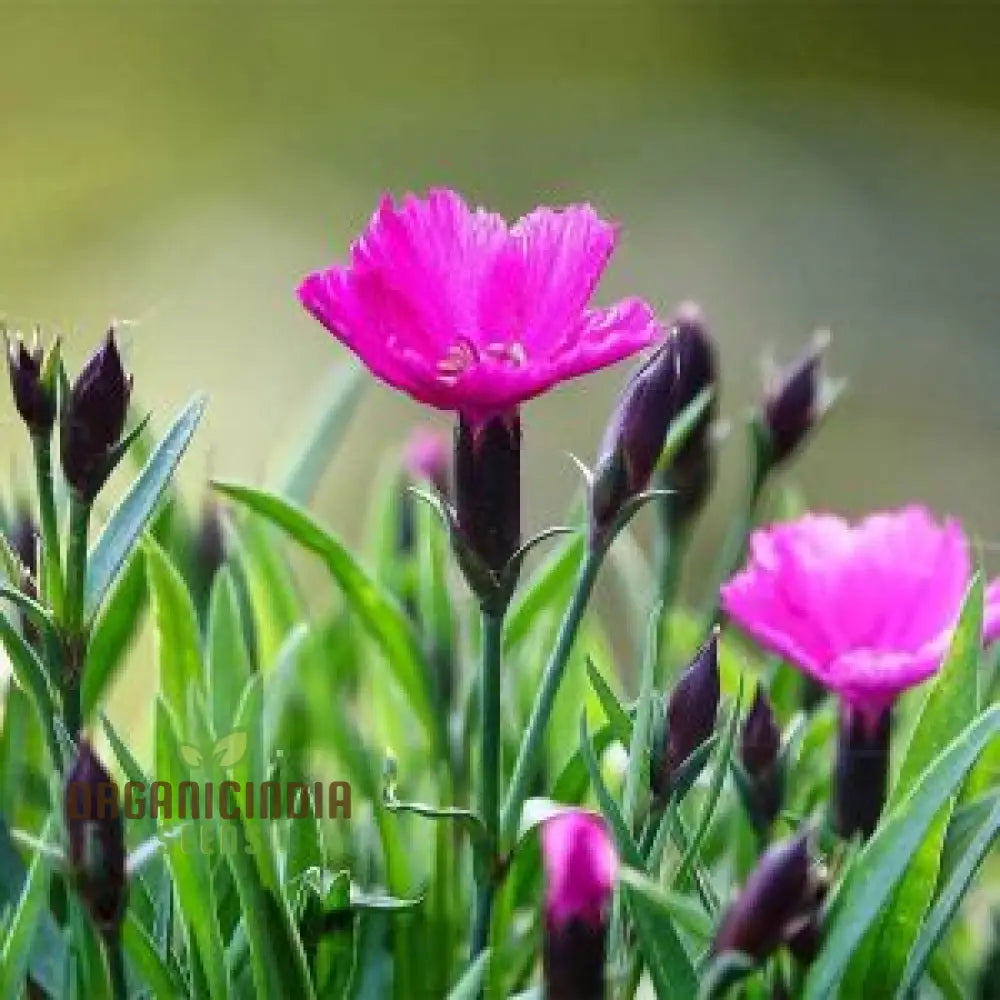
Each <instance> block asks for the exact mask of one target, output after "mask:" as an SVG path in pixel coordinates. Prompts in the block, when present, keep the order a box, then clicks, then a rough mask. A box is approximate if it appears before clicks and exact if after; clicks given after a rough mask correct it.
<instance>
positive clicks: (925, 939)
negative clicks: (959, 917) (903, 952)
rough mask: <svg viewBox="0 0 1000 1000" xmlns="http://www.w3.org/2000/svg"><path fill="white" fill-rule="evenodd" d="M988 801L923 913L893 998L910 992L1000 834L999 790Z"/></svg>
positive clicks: (904, 997) (901, 999)
mask: <svg viewBox="0 0 1000 1000" xmlns="http://www.w3.org/2000/svg"><path fill="white" fill-rule="evenodd" d="M991 801H992V803H993V808H992V809H991V810H990V812H989V813H988V814H987V815H986V817H985V818H984V819H983V822H982V823H981V825H980V826H979V829H978V830H977V831H976V835H975V837H973V839H972V840H971V842H970V843H969V844H968V846H967V848H966V849H965V851H964V852H963V853H962V856H961V858H960V860H959V862H958V864H957V865H956V866H955V868H954V869H953V870H952V871H951V872H950V873H949V875H948V878H947V880H946V881H945V883H944V884H943V885H942V886H941V888H940V890H939V892H938V894H937V899H935V901H934V905H933V906H932V907H931V909H930V911H929V912H928V914H927V919H926V920H925V921H924V925H923V928H922V929H921V931H920V936H919V937H918V938H917V941H916V944H915V945H914V947H913V950H912V951H911V952H910V957H909V960H908V961H907V963H906V967H905V968H904V970H903V975H902V981H901V982H900V984H899V989H898V990H897V991H896V998H897V1000H906V998H907V997H908V996H910V991H911V990H913V988H914V987H915V986H916V985H917V982H918V980H919V979H920V977H921V975H922V974H923V971H924V969H925V968H926V966H927V963H928V961H929V960H930V958H931V955H932V954H933V953H934V948H935V947H936V946H937V943H938V941H940V940H941V938H942V936H943V935H944V933H945V931H946V930H947V929H948V927H949V925H950V924H951V921H952V918H953V917H954V916H955V913H956V912H957V910H958V908H959V906H960V905H961V903H962V899H963V898H964V896H965V893H966V891H967V890H968V888H969V885H970V884H971V883H972V879H973V877H974V876H975V874H976V871H977V870H978V868H979V866H980V865H981V864H982V862H983V859H984V858H985V857H986V854H987V852H988V851H989V850H990V848H991V847H992V846H993V844H994V842H995V841H996V839H997V837H1000V794H998V795H995V796H993V798H992V800H991Z"/></svg>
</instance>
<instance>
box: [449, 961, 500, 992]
mask: <svg viewBox="0 0 1000 1000" xmlns="http://www.w3.org/2000/svg"><path fill="white" fill-rule="evenodd" d="M489 962H490V952H489V949H486V950H485V951H481V952H480V953H479V955H478V956H477V957H476V960H475V961H474V962H473V963H472V964H471V965H470V966H469V967H468V968H467V969H466V970H465V972H463V973H462V978H461V979H459V981H458V982H457V983H455V985H454V987H453V988H452V990H451V992H450V993H449V994H448V1000H479V996H480V993H481V990H482V985H483V979H484V978H485V976H486V969H487V967H488V966H489Z"/></svg>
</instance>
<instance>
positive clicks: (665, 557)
mask: <svg viewBox="0 0 1000 1000" xmlns="http://www.w3.org/2000/svg"><path fill="white" fill-rule="evenodd" d="M688 538H689V535H688V532H687V531H686V530H684V529H683V528H676V527H669V526H664V529H663V530H662V531H661V532H660V553H659V570H660V572H659V590H660V594H659V596H660V608H661V611H660V645H659V650H660V652H659V656H658V657H657V662H656V675H655V681H656V686H657V687H661V686H662V685H663V681H664V672H665V667H666V664H667V663H668V662H669V659H670V621H671V611H672V610H673V607H674V604H675V603H676V601H677V590H678V586H679V584H680V577H681V567H682V566H683V565H684V556H685V553H686V552H687V544H688Z"/></svg>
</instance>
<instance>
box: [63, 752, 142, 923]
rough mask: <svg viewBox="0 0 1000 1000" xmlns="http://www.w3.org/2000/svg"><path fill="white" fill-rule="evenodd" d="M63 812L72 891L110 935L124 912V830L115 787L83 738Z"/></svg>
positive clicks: (116, 787) (68, 779)
mask: <svg viewBox="0 0 1000 1000" xmlns="http://www.w3.org/2000/svg"><path fill="white" fill-rule="evenodd" d="M63 813H64V818H65V822H66V833H67V838H68V840H69V865H70V871H71V873H72V876H73V881H74V884H75V886H76V890H77V892H78V893H79V894H80V898H81V899H82V900H83V902H84V903H85V905H86V907H87V910H88V912H89V913H90V915H91V917H92V918H93V920H94V923H95V924H96V925H97V927H98V928H99V929H100V930H101V931H103V932H104V933H105V934H111V933H114V932H115V931H116V930H117V929H118V926H119V924H120V923H121V919H122V915H123V913H124V910H125V896H126V881H125V830H124V826H123V823H122V815H121V808H120V803H119V797H118V786H117V785H116V784H115V783H114V781H113V780H112V779H111V775H109V774H108V772H107V771H106V770H105V768H104V765H103V764H102V763H101V762H100V760H99V759H98V757H97V755H96V754H95V753H94V751H93V749H92V747H91V746H90V744H89V743H88V742H87V741H86V740H81V741H80V745H79V748H78V749H77V755H76V760H75V762H74V763H73V767H72V769H71V770H70V773H69V776H68V777H67V779H66V788H65V795H64V800H63Z"/></svg>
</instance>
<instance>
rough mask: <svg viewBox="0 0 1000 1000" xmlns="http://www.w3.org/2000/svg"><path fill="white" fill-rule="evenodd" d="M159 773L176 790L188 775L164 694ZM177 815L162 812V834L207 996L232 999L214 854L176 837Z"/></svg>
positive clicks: (159, 725) (195, 828) (158, 720)
mask: <svg viewBox="0 0 1000 1000" xmlns="http://www.w3.org/2000/svg"><path fill="white" fill-rule="evenodd" d="M156 776H157V780H159V781H165V782H169V785H170V787H171V788H173V789H174V791H175V793H176V790H177V789H178V788H179V786H180V783H181V782H182V781H185V780H186V779H187V768H186V766H185V764H184V762H183V759H182V758H181V752H180V740H179V739H178V736H177V729H176V727H175V725H174V721H173V719H172V717H171V713H170V709H169V708H168V707H167V704H166V702H165V700H163V699H162V698H161V699H157V702H156ZM173 813H174V810H171V815H167V814H166V811H164V810H161V811H160V820H161V823H162V829H163V833H164V834H165V835H166V836H167V837H169V839H168V840H167V848H166V850H167V860H168V863H169V865H170V871H171V873H172V874H173V877H174V891H175V892H176V894H177V901H178V903H179V904H180V910H181V913H182V914H183V915H184V920H185V922H186V923H187V926H188V928H189V930H190V935H191V938H192V943H193V945H194V946H195V947H197V950H198V955H199V958H200V965H201V968H202V970H203V971H204V974H205V979H206V985H207V988H208V994H209V996H210V997H211V998H212V1000H228V997H229V996H230V995H231V990H230V984H229V981H228V980H229V977H228V975H227V965H226V957H225V949H224V947H223V944H222V934H221V931H220V929H219V922H218V904H217V900H216V895H215V889H214V880H213V878H212V867H211V865H210V863H209V856H208V855H206V854H203V853H202V852H201V850H199V849H198V846H197V844H196V845H195V849H194V850H191V844H190V842H188V843H185V840H184V837H183V836H171V834H172V833H174V832H175V831H176V828H177V827H178V826H180V825H181V824H182V822H184V821H182V820H181V819H180V817H178V816H175V815H173ZM201 825H202V822H201V821H195V822H194V826H193V832H194V834H195V836H197V833H198V830H199V829H200V827H201Z"/></svg>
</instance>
